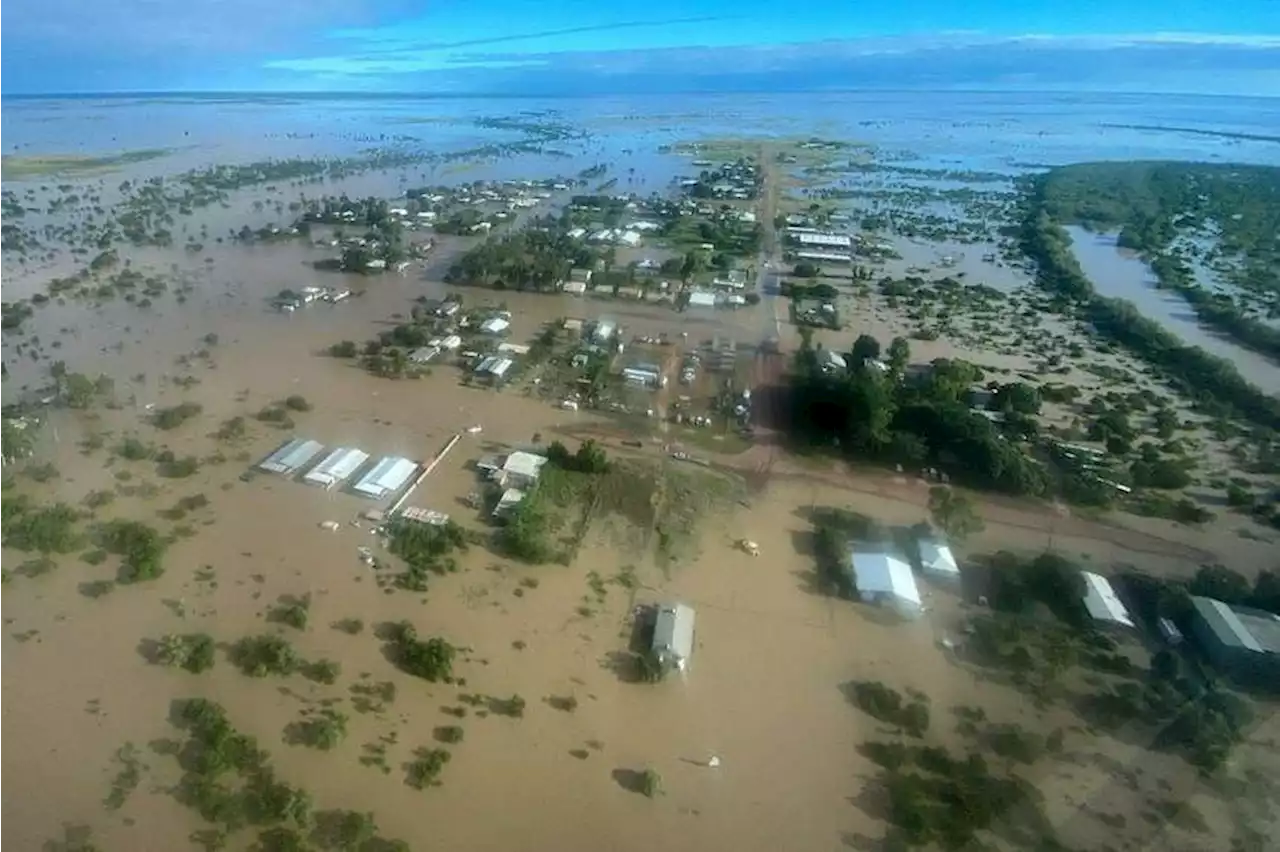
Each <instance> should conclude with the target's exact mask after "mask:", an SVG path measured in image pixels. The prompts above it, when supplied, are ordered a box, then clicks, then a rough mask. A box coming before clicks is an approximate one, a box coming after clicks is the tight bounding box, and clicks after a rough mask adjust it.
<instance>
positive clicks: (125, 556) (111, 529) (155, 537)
mask: <svg viewBox="0 0 1280 852" xmlns="http://www.w3.org/2000/svg"><path fill="white" fill-rule="evenodd" d="M96 536H97V540H98V546H99V547H101V548H102V549H103V550H105V551H107V552H108V553H113V554H115V555H116V556H120V557H121V563H120V576H119V580H120V582H121V583H140V582H143V581H146V580H154V579H156V578H158V577H160V575H162V574H164V554H165V551H166V550H168V548H169V542H168V541H167V540H166V539H165V538H163V537H162V536H161V535H160V533H159V532H157V531H156V530H154V529H152V528H151V527H149V526H147V525H146V524H143V523H140V522H138V521H124V520H118V521H111V522H109V523H106V524H102V525H100V526H99V527H98V529H97V532H96Z"/></svg>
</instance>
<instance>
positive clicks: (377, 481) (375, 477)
mask: <svg viewBox="0 0 1280 852" xmlns="http://www.w3.org/2000/svg"><path fill="white" fill-rule="evenodd" d="M417 472H418V463H417V462H415V461H410V460H409V459H406V458H402V457H400V456H385V457H383V458H381V459H379V460H378V463H377V464H375V465H374V466H373V467H372V468H371V469H370V470H369V472H368V473H366V474H365V475H364V476H362V477H360V479H359V481H357V482H356V484H355V485H353V486H352V490H353V491H355V492H356V493H357V494H360V495H361V496H364V497H371V498H373V499H374V500H381V499H382V498H384V497H387V496H388V495H391V494H394V493H395V492H397V491H399V490H400V489H401V488H403V487H404V486H405V483H407V482H408V481H409V480H410V479H411V478H412V477H413V475H414V474H415V473H417Z"/></svg>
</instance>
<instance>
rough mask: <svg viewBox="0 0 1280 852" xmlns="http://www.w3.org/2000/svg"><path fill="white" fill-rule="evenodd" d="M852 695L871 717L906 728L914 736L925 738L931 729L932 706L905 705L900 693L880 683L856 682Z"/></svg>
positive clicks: (911, 703)
mask: <svg viewBox="0 0 1280 852" xmlns="http://www.w3.org/2000/svg"><path fill="white" fill-rule="evenodd" d="M851 696H852V698H853V702H854V703H855V704H857V706H858V707H860V708H861V709H862V710H863V712H865V713H867V714H868V715H869V716H873V717H875V718H876V719H879V720H880V721H882V722H887V723H889V724H891V725H895V726H897V727H899V728H902V729H903V730H905V731H906V732H907V733H908V734H910V735H911V736H913V737H922V736H924V734H925V732H926V731H928V730H929V705H928V704H927V703H926V701H925V700H917V701H912V702H909V703H908V702H904V701H903V699H902V694H901V693H900V692H898V691H897V690H896V689H894V688H893V687H890V686H886V685H885V684H883V683H880V682H879V681H859V682H855V683H854V684H852V689H851Z"/></svg>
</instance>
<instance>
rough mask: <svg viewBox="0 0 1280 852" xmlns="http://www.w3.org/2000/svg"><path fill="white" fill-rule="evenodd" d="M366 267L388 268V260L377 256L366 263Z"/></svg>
mask: <svg viewBox="0 0 1280 852" xmlns="http://www.w3.org/2000/svg"><path fill="white" fill-rule="evenodd" d="M364 268H365V269H386V268H387V262H386V261H385V260H383V259H382V258H380V257H375V258H374V259H373V260H371V261H369V262H368V263H366V264H365V265H364Z"/></svg>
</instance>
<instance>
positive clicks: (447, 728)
mask: <svg viewBox="0 0 1280 852" xmlns="http://www.w3.org/2000/svg"><path fill="white" fill-rule="evenodd" d="M435 737H436V739H437V740H439V741H440V742H442V743H449V744H450V745H456V744H457V743H460V742H462V737H463V731H462V728H461V727H460V726H459V725H441V726H439V727H438V728H436V730H435Z"/></svg>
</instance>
